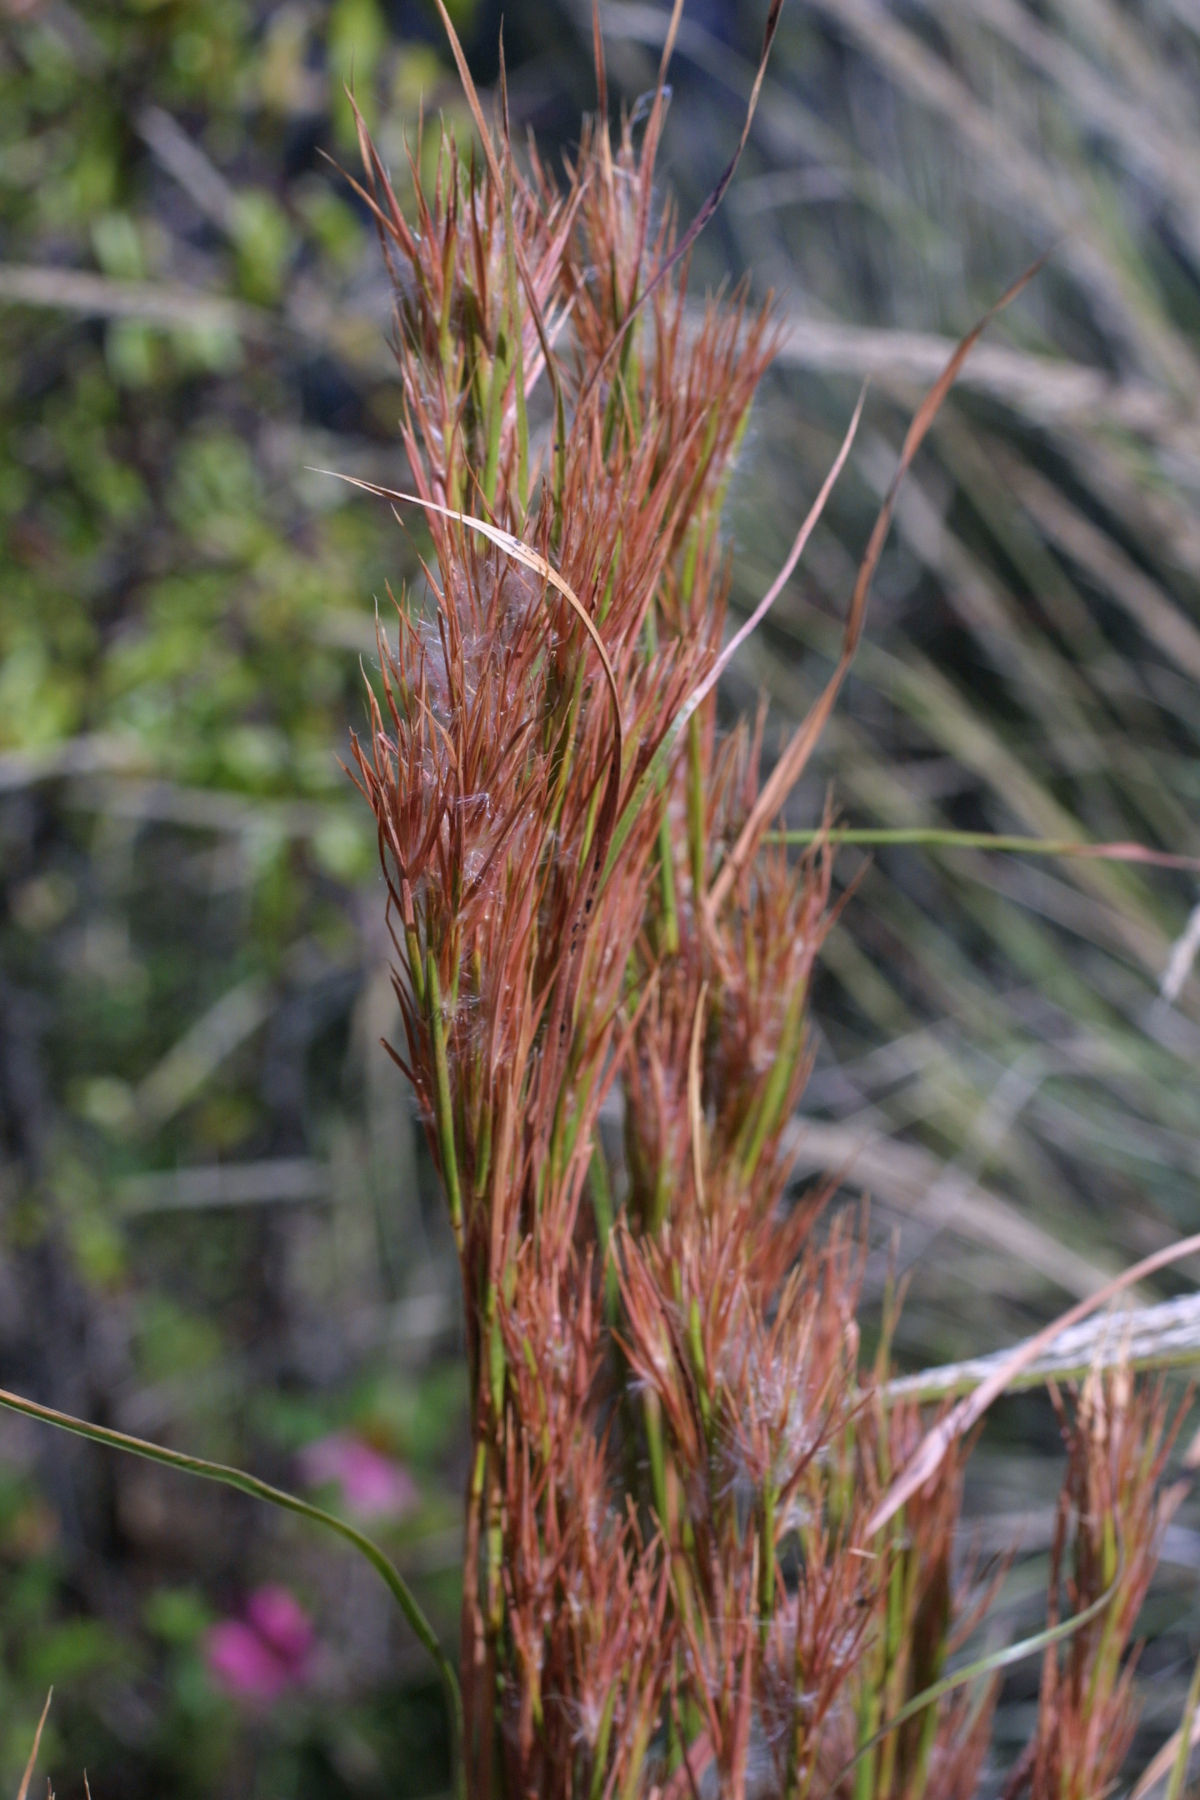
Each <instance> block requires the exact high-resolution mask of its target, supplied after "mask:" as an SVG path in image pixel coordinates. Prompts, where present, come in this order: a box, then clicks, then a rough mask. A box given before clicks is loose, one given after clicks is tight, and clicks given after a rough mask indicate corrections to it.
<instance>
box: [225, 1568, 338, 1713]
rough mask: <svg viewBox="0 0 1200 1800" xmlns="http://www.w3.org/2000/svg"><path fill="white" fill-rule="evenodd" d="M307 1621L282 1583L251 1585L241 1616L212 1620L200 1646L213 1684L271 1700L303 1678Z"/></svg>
mask: <svg viewBox="0 0 1200 1800" xmlns="http://www.w3.org/2000/svg"><path fill="white" fill-rule="evenodd" d="M313 1639H314V1632H313V1627H312V1621H311V1620H310V1619H309V1617H308V1614H307V1613H306V1612H305V1611H304V1609H303V1608H302V1607H301V1605H300V1603H299V1601H298V1600H297V1599H296V1598H295V1596H294V1595H293V1594H291V1593H289V1592H288V1590H287V1588H283V1587H261V1588H256V1589H255V1590H254V1592H253V1593H252V1594H251V1595H250V1597H249V1599H248V1600H247V1602H246V1607H245V1615H244V1617H243V1618H241V1619H222V1620H220V1621H219V1622H218V1623H217V1624H216V1625H213V1626H212V1627H211V1628H210V1630H209V1632H208V1636H207V1639H206V1641H205V1646H204V1660H205V1662H206V1663H207V1665H208V1672H209V1674H210V1675H211V1676H212V1678H213V1680H214V1681H215V1682H216V1684H217V1686H218V1687H221V1688H223V1689H224V1690H225V1692H226V1693H227V1694H232V1695H233V1697H234V1698H235V1699H237V1700H241V1701H243V1702H246V1703H249V1704H250V1705H254V1704H262V1705H268V1706H269V1705H270V1704H271V1703H272V1702H273V1701H275V1700H278V1699H279V1697H280V1695H281V1694H283V1693H286V1691H287V1690H288V1688H292V1687H298V1686H300V1685H301V1684H302V1682H303V1681H304V1679H305V1677H306V1675H307V1673H308V1667H309V1662H310V1659H311V1653H312V1648H313Z"/></svg>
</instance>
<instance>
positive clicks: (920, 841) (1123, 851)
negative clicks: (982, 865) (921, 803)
mask: <svg viewBox="0 0 1200 1800" xmlns="http://www.w3.org/2000/svg"><path fill="white" fill-rule="evenodd" d="M763 842H764V843H767V844H794V845H798V846H802V845H806V844H815V843H817V842H822V843H829V844H861V845H865V846H867V847H869V848H870V847H877V848H881V849H882V848H884V847H886V846H889V845H897V844H898V845H906V844H911V845H916V846H917V847H918V848H920V849H927V850H994V851H1003V852H1006V853H1008V854H1011V855H1014V856H1085V857H1092V858H1094V859H1097V860H1101V861H1108V862H1135V863H1148V864H1151V865H1153V866H1155V867H1161V868H1166V869H1200V857H1194V856H1174V855H1171V854H1169V853H1167V852H1166V851H1158V850H1147V849H1145V848H1144V847H1143V846H1142V845H1141V844H1083V843H1080V842H1078V840H1076V839H1073V838H1038V837H1009V836H1002V835H998V834H996V833H995V832H991V831H943V830H941V829H940V828H937V827H934V826H925V825H905V826H901V827H899V828H897V829H894V830H893V829H890V828H889V829H885V830H876V829H875V828H874V827H873V826H872V827H870V828H869V829H865V830H860V829H858V828H857V827H856V828H854V829H847V828H845V827H844V826H840V825H835V826H834V827H833V828H832V830H826V829H825V828H824V827H822V826H816V827H813V828H812V829H809V830H804V831H768V832H764V834H763Z"/></svg>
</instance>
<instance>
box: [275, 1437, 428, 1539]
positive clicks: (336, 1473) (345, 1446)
mask: <svg viewBox="0 0 1200 1800" xmlns="http://www.w3.org/2000/svg"><path fill="white" fill-rule="evenodd" d="M300 1469H301V1473H302V1475H303V1477H304V1480H305V1481H306V1482H307V1483H308V1484H309V1486H310V1487H336V1488H337V1490H338V1494H339V1497H340V1499H341V1502H342V1504H343V1505H344V1506H345V1508H346V1510H347V1511H348V1512H352V1513H356V1514H357V1515H358V1517H359V1518H360V1519H401V1518H403V1517H404V1516H405V1514H407V1513H410V1512H412V1511H413V1509H414V1508H415V1507H416V1505H417V1500H418V1495H417V1485H416V1483H415V1481H414V1480H413V1478H412V1476H411V1475H410V1474H409V1472H408V1470H407V1469H406V1468H405V1467H404V1464H403V1463H401V1462H397V1461H396V1460H395V1458H394V1457H391V1456H385V1455H384V1453H383V1452H382V1450H376V1449H375V1447H374V1445H373V1444H368V1443H367V1442H366V1440H365V1439H364V1438H360V1437H357V1436H355V1435H354V1434H353V1433H352V1432H348V1431H338V1432H334V1433H333V1434H332V1435H331V1436H329V1437H323V1438H318V1440H317V1441H316V1443H315V1444H309V1445H308V1446H307V1447H306V1448H305V1449H304V1450H302V1451H301V1453H300Z"/></svg>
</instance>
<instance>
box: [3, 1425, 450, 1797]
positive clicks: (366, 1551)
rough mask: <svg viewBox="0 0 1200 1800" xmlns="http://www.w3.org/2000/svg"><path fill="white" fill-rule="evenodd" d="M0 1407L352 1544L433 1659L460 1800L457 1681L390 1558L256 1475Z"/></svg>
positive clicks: (332, 1517)
mask: <svg viewBox="0 0 1200 1800" xmlns="http://www.w3.org/2000/svg"><path fill="white" fill-rule="evenodd" d="M0 1406H6V1407H8V1408H10V1410H11V1411H13V1412H18V1413H24V1414H25V1416H26V1417H27V1418H30V1419H40V1420H41V1421H42V1422H43V1424H46V1425H55V1426H57V1427H58V1429H59V1430H60V1431H69V1432H72V1433H73V1434H74V1435H75V1436H76V1437H83V1438H89V1439H91V1441H92V1442H93V1443H96V1444H106V1445H107V1446H108V1447H109V1448H110V1449H113V1450H126V1451H128V1452H129V1453H130V1454H131V1455H133V1456H141V1457H144V1458H145V1459H146V1461H147V1462H155V1463H161V1464H162V1465H163V1466H164V1467H165V1468H168V1469H179V1470H181V1471H182V1472H183V1473H184V1474H185V1475H198V1476H200V1477H201V1479H202V1480H205V1481H218V1482H220V1483H221V1485H222V1486H223V1487H229V1488H236V1489H237V1491H238V1493H240V1494H249V1495H250V1497H251V1499H253V1500H265V1501H267V1502H268V1503H269V1504H270V1505H271V1506H278V1507H280V1508H281V1509H282V1510H283V1511H284V1512H291V1513H297V1514H298V1515H299V1516H300V1518H302V1519H310V1520H311V1521H312V1522H313V1523H314V1524H315V1525H324V1526H325V1528H326V1529H327V1530H328V1531H334V1532H336V1533H337V1535H338V1536H339V1537H341V1538H344V1539H345V1540H346V1542H347V1543H348V1544H352V1545H353V1546H354V1548H355V1549H356V1550H357V1551H358V1553H359V1555H360V1556H365V1557H366V1559H367V1561H368V1562H369V1563H370V1565H371V1567H372V1568H373V1569H374V1570H375V1572H376V1574H377V1575H379V1576H380V1577H381V1578H382V1579H383V1581H384V1582H386V1584H387V1587H388V1589H389V1591H390V1593H391V1595H392V1598H393V1599H394V1600H395V1601H396V1602H397V1604H398V1605H399V1607H400V1610H401V1612H402V1613H403V1614H404V1616H405V1618H406V1619H407V1620H408V1623H409V1624H410V1625H411V1627H412V1629H413V1631H414V1632H415V1633H416V1636H417V1638H418V1639H419V1641H420V1643H421V1645H422V1646H423V1648H424V1649H425V1650H426V1651H427V1652H428V1653H429V1655H430V1657H431V1658H432V1659H433V1662H434V1664H435V1666H436V1668H437V1671H438V1674H439V1675H440V1676H441V1678H442V1686H443V1689H444V1690H445V1695H446V1705H447V1708H448V1710H449V1713H450V1721H451V1732H452V1741H453V1754H454V1765H455V1778H454V1791H455V1794H456V1795H457V1796H458V1800H466V1787H465V1784H464V1779H463V1766H462V1744H463V1707H462V1695H461V1693H460V1692H459V1686H458V1677H457V1676H456V1675H455V1673H454V1668H453V1666H452V1664H451V1662H450V1659H449V1657H448V1656H447V1655H446V1653H445V1651H444V1650H443V1649H442V1646H441V1644H440V1643H439V1642H438V1640H437V1636H436V1633H435V1632H434V1629H433V1627H432V1625H431V1624H430V1623H429V1621H428V1619H427V1618H426V1617H425V1614H424V1613H423V1612H422V1611H421V1608H420V1606H419V1604H418V1602H417V1598H416V1596H415V1594H414V1593H413V1591H412V1589H411V1588H410V1587H409V1585H408V1583H407V1582H406V1581H405V1579H404V1577H403V1575H401V1573H400V1571H399V1569H397V1567H396V1565H395V1564H394V1563H393V1562H392V1560H391V1558H390V1557H388V1556H387V1555H385V1553H384V1552H383V1551H382V1550H381V1549H380V1548H379V1545H378V1544H376V1543H375V1542H374V1541H373V1540H372V1539H371V1538H369V1537H367V1536H365V1535H364V1533H363V1532H361V1531H358V1530H356V1529H355V1527H354V1526H353V1525H350V1524H348V1523H347V1521H346V1520H345V1519H339V1518H338V1517H337V1514H336V1513H331V1512H326V1511H325V1510H324V1508H323V1507H320V1506H313V1505H311V1504H310V1502H309V1501H307V1500H301V1498H300V1497H299V1495H298V1494H289V1493H288V1492H287V1491H286V1489H284V1488H277V1487H272V1486H271V1485H270V1483H269V1482H266V1481H260V1480H259V1478H258V1476H257V1475H248V1474H246V1472H245V1470H244V1469H234V1468H230V1467H228V1466H227V1465H226V1464H225V1463H215V1462H208V1461H207V1460H206V1459H205V1458H204V1457H202V1456H188V1455H186V1454H185V1453H184V1452H183V1451H181V1450H168V1449H166V1448H165V1446H164V1445H162V1444H152V1443H149V1442H148V1441H147V1440H146V1439H145V1438H137V1437H130V1436H129V1434H128V1433H127V1432H124V1431H113V1430H110V1428H109V1427H108V1426H106V1425H93V1424H91V1423H90V1422H89V1421H88V1420H86V1419H76V1418H74V1417H73V1416H72V1414H70V1413H64V1412H58V1411H57V1410H56V1409H55V1408H54V1407H52V1406H41V1405H39V1404H38V1402H37V1401H36V1400H26V1399H24V1398H23V1397H22V1396H21V1395H20V1394H10V1393H7V1392H5V1391H4V1390H3V1389H0Z"/></svg>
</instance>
